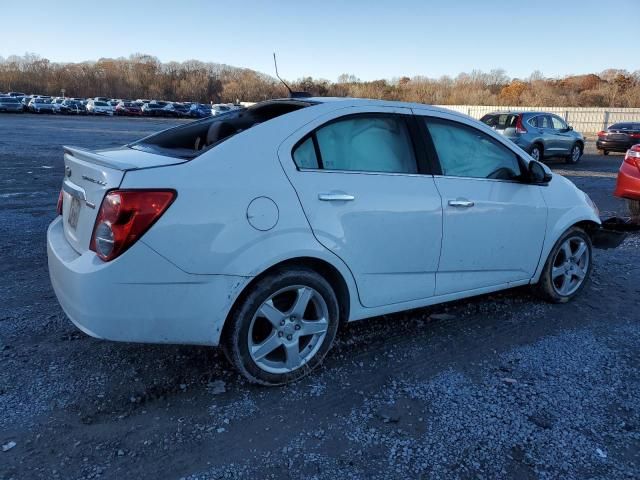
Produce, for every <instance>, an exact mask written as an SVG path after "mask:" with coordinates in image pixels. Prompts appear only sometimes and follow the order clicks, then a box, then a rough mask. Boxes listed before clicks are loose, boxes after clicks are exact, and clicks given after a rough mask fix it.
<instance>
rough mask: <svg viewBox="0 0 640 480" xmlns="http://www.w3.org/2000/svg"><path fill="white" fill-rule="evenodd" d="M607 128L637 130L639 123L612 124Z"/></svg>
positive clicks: (639, 126)
mask: <svg viewBox="0 0 640 480" xmlns="http://www.w3.org/2000/svg"><path fill="white" fill-rule="evenodd" d="M609 128H610V129H611V130H638V129H639V128H640V123H614V124H613V125H611V126H610V127H609Z"/></svg>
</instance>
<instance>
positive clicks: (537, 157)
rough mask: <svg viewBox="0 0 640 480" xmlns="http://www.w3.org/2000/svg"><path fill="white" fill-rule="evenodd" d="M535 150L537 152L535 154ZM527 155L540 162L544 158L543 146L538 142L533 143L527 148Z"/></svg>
mask: <svg viewBox="0 0 640 480" xmlns="http://www.w3.org/2000/svg"><path fill="white" fill-rule="evenodd" d="M536 151H537V152H538V153H537V155H536ZM529 155H531V158H533V159H534V160H537V161H539V162H541V161H542V160H543V159H544V148H543V147H542V145H540V144H539V143H534V144H533V145H531V148H530V149H529Z"/></svg>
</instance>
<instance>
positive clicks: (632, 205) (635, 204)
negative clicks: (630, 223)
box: [627, 199, 640, 219]
mask: <svg viewBox="0 0 640 480" xmlns="http://www.w3.org/2000/svg"><path fill="white" fill-rule="evenodd" d="M627 206H628V207H629V213H631V218H633V219H636V218H638V219H640V200H631V199H627Z"/></svg>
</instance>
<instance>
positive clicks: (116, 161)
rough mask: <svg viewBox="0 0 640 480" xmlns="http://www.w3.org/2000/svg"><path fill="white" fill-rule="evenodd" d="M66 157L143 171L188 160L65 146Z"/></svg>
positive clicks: (128, 150)
mask: <svg viewBox="0 0 640 480" xmlns="http://www.w3.org/2000/svg"><path fill="white" fill-rule="evenodd" d="M62 148H63V149H64V153H65V156H66V155H69V156H71V157H73V158H76V159H78V160H81V161H83V162H87V163H91V164H93V165H99V166H102V167H107V168H111V169H114V170H121V171H126V170H141V169H143V168H152V167H164V166H167V165H176V164H178V163H183V162H185V161H186V160H184V159H181V158H173V157H166V156H164V155H156V154H155V153H150V152H144V151H142V150H137V149H134V148H129V147H118V148H111V149H106V150H87V149H86V148H81V147H70V146H63V147H62Z"/></svg>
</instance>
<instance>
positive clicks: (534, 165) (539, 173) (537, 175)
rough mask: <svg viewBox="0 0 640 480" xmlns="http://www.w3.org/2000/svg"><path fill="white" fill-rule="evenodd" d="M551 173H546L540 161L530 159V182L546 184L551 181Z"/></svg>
mask: <svg viewBox="0 0 640 480" xmlns="http://www.w3.org/2000/svg"><path fill="white" fill-rule="evenodd" d="M551 177H552V176H551V174H550V173H547V171H546V170H545V169H544V167H543V166H542V164H541V163H540V162H536V161H535V160H531V161H530V162H529V179H530V180H531V183H538V184H546V183H549V182H550V181H551Z"/></svg>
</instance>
